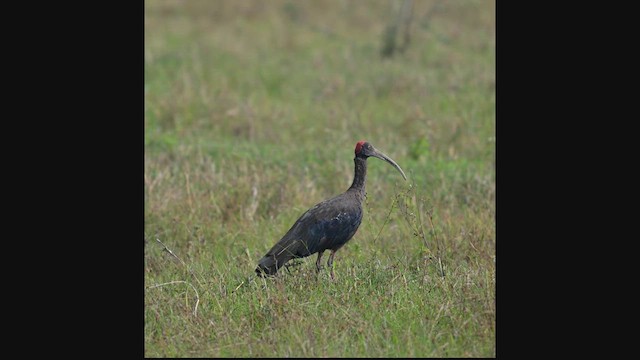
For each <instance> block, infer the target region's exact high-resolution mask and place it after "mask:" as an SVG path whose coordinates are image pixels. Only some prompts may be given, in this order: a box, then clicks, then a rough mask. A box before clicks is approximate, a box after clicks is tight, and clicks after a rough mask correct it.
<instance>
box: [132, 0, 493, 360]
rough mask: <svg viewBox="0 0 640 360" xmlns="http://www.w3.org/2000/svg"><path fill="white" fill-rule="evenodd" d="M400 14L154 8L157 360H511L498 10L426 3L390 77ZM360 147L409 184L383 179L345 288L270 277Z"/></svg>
mask: <svg viewBox="0 0 640 360" xmlns="http://www.w3.org/2000/svg"><path fill="white" fill-rule="evenodd" d="M402 4H403V2H400V1H398V2H394V1H353V0H352V1H347V0H345V1H326V0H315V1H273V0H270V1H247V0H240V1H222V0H213V1H166V0H155V1H147V2H146V3H145V139H144V141H145V172H144V181H145V268H144V269H145V274H144V276H145V311H144V316H145V330H144V334H145V355H146V356H147V357H159V356H166V357H227V356H229V357H231V356H234V357H249V356H260V357H283V356H299V357H301V356H318V357H333V356H341V357H345V356H354V357H400V356H409V357H448V356H458V357H461V356H473V357H493V356H495V309H496V305H495V3H494V2H493V1H472V0H468V1H467V0H465V1H444V2H443V1H427V0H416V1H415V3H414V6H413V12H412V17H411V23H410V28H409V29H410V33H409V34H410V42H409V43H408V46H407V47H406V48H405V50H404V52H402V53H400V52H398V51H396V52H395V53H394V56H391V57H385V58H383V57H382V56H381V49H383V48H385V47H387V49H388V48H389V46H390V45H392V43H391V41H390V40H389V38H388V37H386V38H385V35H384V34H389V33H390V32H389V26H390V24H393V23H394V21H396V19H397V18H398V13H399V12H400V11H401V9H402ZM401 35H402V34H401V33H399V34H397V37H396V38H394V39H396V45H397V44H400V43H402V41H401V40H402V36H401ZM385 39H386V40H385ZM361 139H366V140H368V141H370V142H371V143H372V144H373V145H374V146H376V147H377V148H379V149H380V150H382V151H383V152H385V153H387V154H388V155H389V156H390V157H392V158H393V159H395V160H396V161H397V162H398V163H399V164H400V166H401V167H402V168H403V169H404V170H405V172H406V173H407V176H408V177H409V180H408V181H406V182H405V181H403V180H402V178H401V177H400V175H399V174H398V173H397V172H396V170H394V169H393V168H392V167H391V166H389V165H388V164H386V163H384V162H382V161H379V160H378V159H370V160H369V161H368V163H369V170H368V178H367V202H366V206H365V215H364V219H363V223H362V225H361V226H360V229H359V230H358V233H357V234H356V235H355V236H354V238H353V239H352V240H351V241H350V242H349V243H348V244H347V245H346V246H345V247H343V248H342V249H341V250H340V251H339V252H338V253H337V255H336V261H335V263H334V266H335V272H336V280H335V281H331V280H330V279H329V277H328V272H327V271H325V272H323V273H321V274H320V276H319V277H318V278H317V279H316V277H315V265H314V262H315V256H313V257H309V258H305V259H303V260H302V261H301V264H300V265H299V266H296V267H292V268H290V269H289V271H287V270H283V271H282V272H281V274H280V275H279V276H278V277H276V278H275V279H266V280H265V279H260V278H257V277H256V276H255V275H254V272H253V271H254V269H255V266H256V264H257V261H258V260H259V259H260V257H262V256H263V255H264V253H265V252H266V251H267V250H268V249H269V248H270V247H271V246H272V245H273V244H274V243H275V242H276V241H277V240H279V239H280V237H281V236H282V235H283V234H284V233H285V232H286V231H287V230H288V229H289V227H290V226H291V225H292V224H293V222H294V221H295V220H296V219H297V217H298V216H299V215H300V214H302V212H304V211H305V210H307V209H308V208H309V207H311V206H313V205H315V204H316V203H317V202H319V201H321V200H323V199H325V198H328V197H330V196H334V195H337V194H339V193H341V192H343V191H344V190H346V189H347V188H348V187H349V185H350V184H351V180H352V176H353V151H354V147H355V143H356V142H357V141H358V140H361ZM156 239H159V240H160V241H161V242H162V244H160V243H159V242H158V241H157V240H156ZM167 250H171V252H172V253H173V255H172V253H170V252H169V251H167Z"/></svg>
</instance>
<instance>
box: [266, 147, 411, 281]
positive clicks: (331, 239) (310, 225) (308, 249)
mask: <svg viewBox="0 0 640 360" xmlns="http://www.w3.org/2000/svg"><path fill="white" fill-rule="evenodd" d="M355 153H356V157H355V159H354V162H355V175H354V179H353V183H352V185H351V187H350V188H349V189H348V190H347V191H346V192H344V193H342V194H340V195H338V196H336V197H333V198H331V199H328V200H325V201H323V202H321V203H319V204H317V205H316V206H314V207H312V208H311V209H309V210H307V211H306V212H305V213H304V214H302V216H300V218H298V220H296V222H295V224H293V226H292V227H291V229H289V231H288V232H287V233H286V234H285V235H284V236H283V237H282V239H280V241H278V243H276V244H275V245H274V246H273V247H272V248H271V250H269V252H267V254H266V255H265V256H264V257H263V258H262V259H260V262H259V263H258V267H257V268H256V273H258V275H274V274H275V273H276V272H277V271H278V269H280V268H281V267H282V266H283V265H284V264H286V263H287V262H288V261H289V260H291V259H293V258H301V257H307V256H309V255H312V254H315V253H318V260H317V261H316V267H317V269H318V270H320V258H321V257H322V253H323V252H324V251H325V250H331V255H330V257H329V261H328V266H329V267H330V268H331V276H332V277H333V268H332V265H333V256H334V254H335V252H336V251H337V250H338V249H339V248H340V247H342V246H343V245H344V244H345V243H346V242H347V241H349V240H350V239H351V238H352V237H353V235H354V234H355V233H356V231H357V230H358V226H360V223H361V222H362V202H363V200H364V197H365V189H364V185H365V180H366V175H367V157H369V156H375V157H377V158H380V159H382V160H385V161H387V162H389V163H390V164H391V165H393V166H394V167H396V169H398V171H399V172H400V173H401V174H402V176H403V177H404V178H405V179H406V176H405V175H404V172H403V171H402V169H401V168H400V166H398V164H396V163H395V161H393V160H391V159H390V158H389V157H387V156H386V155H385V154H383V153H381V152H379V151H378V150H376V149H375V148H374V147H373V146H372V145H370V144H369V143H367V142H364V141H360V142H358V143H357V144H356V150H355Z"/></svg>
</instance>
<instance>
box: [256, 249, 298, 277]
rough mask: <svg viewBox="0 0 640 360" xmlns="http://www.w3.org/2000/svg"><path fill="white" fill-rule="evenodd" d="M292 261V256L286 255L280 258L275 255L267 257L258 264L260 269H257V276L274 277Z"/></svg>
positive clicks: (281, 255) (283, 254)
mask: <svg viewBox="0 0 640 360" xmlns="http://www.w3.org/2000/svg"><path fill="white" fill-rule="evenodd" d="M290 259H291V255H288V254H286V253H281V254H280V255H279V256H276V255H274V254H267V255H265V256H264V257H263V258H262V259H260V261H259V262H258V267H256V274H258V275H259V276H262V277H265V276H273V275H275V274H276V272H278V269H280V268H281V267H282V266H284V264H285V263H286V262H287V261H289V260H290Z"/></svg>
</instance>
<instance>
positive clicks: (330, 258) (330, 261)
mask: <svg viewBox="0 0 640 360" xmlns="http://www.w3.org/2000/svg"><path fill="white" fill-rule="evenodd" d="M335 254H336V250H331V255H329V260H328V261H327V266H328V267H329V269H331V272H330V273H329V274H331V280H333V279H334V276H333V256H334V255H335Z"/></svg>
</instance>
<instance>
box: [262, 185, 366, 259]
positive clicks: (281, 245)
mask: <svg viewBox="0 0 640 360" xmlns="http://www.w3.org/2000/svg"><path fill="white" fill-rule="evenodd" d="M349 205H351V203H349V202H346V201H344V199H342V198H341V197H340V196H337V197H335V198H332V199H328V200H325V201H323V202H321V203H319V204H317V205H316V206H314V207H312V208H311V209H309V210H307V211H306V212H305V213H304V214H302V215H301V216H300V218H298V220H296V222H295V223H294V224H293V226H292V227H291V229H289V231H288V232H287V233H286V234H285V235H284V236H283V237H282V239H280V241H278V243H277V244H276V245H275V246H274V247H273V248H272V249H271V250H270V251H269V254H268V255H275V256H280V255H281V254H283V253H284V252H286V253H288V254H290V255H291V256H292V257H305V256H309V255H311V254H314V253H316V252H318V251H323V250H325V249H331V248H334V247H336V246H341V245H343V244H344V243H345V242H346V241H347V240H349V239H350V238H351V237H352V236H353V234H354V233H355V232H356V230H357V229H358V226H359V225H360V222H361V221H362V211H361V209H360V208H359V207H358V208H351V207H350V206H349Z"/></svg>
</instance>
